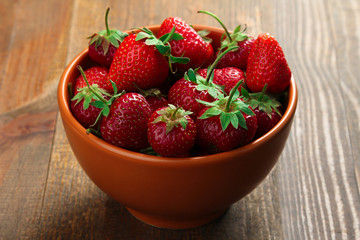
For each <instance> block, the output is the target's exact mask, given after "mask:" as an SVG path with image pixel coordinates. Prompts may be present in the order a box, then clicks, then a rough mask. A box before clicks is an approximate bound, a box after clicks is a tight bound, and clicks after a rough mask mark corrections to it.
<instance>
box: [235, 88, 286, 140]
mask: <svg viewBox="0 0 360 240" xmlns="http://www.w3.org/2000/svg"><path fill="white" fill-rule="evenodd" d="M266 88H267V85H266V84H265V86H264V88H263V90H262V91H261V92H260V93H249V92H248V91H247V90H246V89H242V90H241V91H242V97H243V100H244V101H245V102H247V103H248V104H249V105H250V106H251V107H252V108H253V109H254V113H255V115H256V118H257V122H258V129H257V131H256V135H255V138H259V137H261V136H262V135H264V134H265V133H267V132H268V131H270V129H272V128H273V127H274V126H275V125H276V124H277V123H278V122H279V121H280V119H281V117H282V115H281V113H282V106H281V103H280V102H278V101H277V100H276V99H275V98H274V97H271V96H270V95H268V94H265V92H266Z"/></svg>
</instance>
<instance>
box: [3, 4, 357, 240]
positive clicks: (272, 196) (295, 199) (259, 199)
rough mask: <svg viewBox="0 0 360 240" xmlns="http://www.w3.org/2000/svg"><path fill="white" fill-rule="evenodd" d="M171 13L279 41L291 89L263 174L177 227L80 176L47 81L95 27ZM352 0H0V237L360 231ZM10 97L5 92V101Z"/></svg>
mask: <svg viewBox="0 0 360 240" xmlns="http://www.w3.org/2000/svg"><path fill="white" fill-rule="evenodd" d="M107 7H110V8H111V11H110V15H109V24H110V28H118V29H120V30H125V29H129V28H131V27H142V26H147V25H152V24H160V23H161V22H162V20H163V19H165V18H166V17H168V16H179V17H182V18H183V19H185V20H186V21H188V22H189V23H193V24H205V25H212V26H216V27H219V24H218V23H217V22H216V21H215V20H214V19H212V18H210V17H209V16H207V15H204V14H197V13H196V11H197V10H209V11H212V12H214V13H216V14H217V15H218V16H219V17H220V18H221V19H222V20H223V21H224V23H225V25H226V26H227V27H228V28H229V29H234V28H235V27H236V26H237V25H239V24H246V25H247V29H248V30H247V32H248V33H250V34H252V35H253V36H255V37H256V36H257V34H259V33H260V32H270V33H272V34H273V35H274V36H275V37H276V38H277V39H278V41H279V42H280V44H281V46H282V47H283V50H284V52H285V55H286V58H287V60H288V62H289V65H290V67H291V69H292V72H293V75H294V77H295V79H296V81H297V84H298V88H299V104H298V109H297V113H296V117H295V121H294V124H293V129H292V132H291V134H290V137H289V139H288V142H287V145H286V147H285V149H284V152H283V154H282V155H281V157H280V159H279V162H278V164H277V165H276V167H275V168H274V169H273V171H272V172H271V173H270V174H269V176H268V177H267V178H266V179H265V180H264V181H263V182H262V183H261V184H260V185H259V186H258V187H257V188H256V189H255V190H254V191H253V192H252V193H251V194H249V195H248V196H246V197H245V198H244V199H242V200H240V201H238V202H237V203H235V204H234V205H233V206H232V207H231V208H230V209H229V210H228V212H227V213H226V214H225V215H224V216H222V217H221V218H219V219H217V220H216V221H214V222H212V223H209V224H207V225H205V226H202V227H199V228H195V229H188V230H169V229H159V228H156V227H151V226H149V225H147V224H144V223H142V222H140V221H139V220H137V219H135V218H134V217H133V216H132V215H131V214H130V213H129V212H128V211H127V210H126V209H125V208H124V207H123V206H122V205H121V204H120V203H118V202H116V201H114V200H113V199H111V198H110V197H108V196H107V195H106V194H104V193H103V192H102V191H101V190H100V189H98V188H97V187H96V186H95V185H94V184H93V183H92V182H91V181H90V179H89V178H88V177H87V176H86V174H85V173H84V172H83V171H82V169H81V167H80V166H79V164H78V162H77V160H76V158H75V157H74V155H73V153H72V151H71V149H70V146H69V144H68V142H67V139H66V136H65V133H64V129H63V127H62V122H61V118H60V116H59V114H58V112H57V105H56V88H57V82H58V79H59V77H60V75H61V73H62V71H63V69H64V68H65V66H66V65H67V64H68V63H69V62H70V61H71V59H72V58H73V57H75V56H76V55H77V54H78V53H79V52H80V51H81V50H83V49H84V48H85V47H86V46H87V42H88V39H86V37H88V36H90V35H91V34H93V33H94V32H97V31H100V30H102V29H103V28H104V22H103V20H104V13H105V10H106V8H107ZM359 10H360V3H359V1H356V0H344V1H336V0H330V1H325V0H315V1H313V0H304V1H286V0H271V1H267V0H257V1H248V0H242V1H237V0H223V1H211V0H198V1H190V0H183V1H178V0H173V1H170V0H143V1H138V0H133V1H131V0H123V1H116V0H108V1H96V0H90V1H86V0H75V1H70V0H65V1H55V0H51V1H40V2H39V1H24V0H19V1H11V0H5V1H1V2H0V20H1V22H2V24H1V25H0V30H1V32H2V33H5V34H1V37H0V57H1V61H0V70H1V72H2V75H0V103H1V104H0V131H1V135H0V239H184V240H189V239H200V240H202V239H204V240H212V239H214V240H215V239H235V240H236V239H301V240H302V239H311V240H312V239H360V195H359V192H360V187H359V183H360V147H359V146H360V137H359V136H360V124H359V123H360V110H359V107H358V106H360V102H359V99H360V98H359V94H360V81H359V77H358V76H359V75H360V72H359V71H360V70H359V67H358V63H359V62H360V48H359V44H360V35H359V32H360V11H359ZM10 99H11V100H10Z"/></svg>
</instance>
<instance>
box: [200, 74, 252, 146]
mask: <svg viewBox="0 0 360 240" xmlns="http://www.w3.org/2000/svg"><path fill="white" fill-rule="evenodd" d="M241 83H242V81H239V82H238V84H236V86H234V88H233V89H232V90H231V92H230V95H229V96H227V97H224V98H220V99H219V100H216V101H214V102H211V103H209V102H204V101H201V100H200V101H199V102H200V103H203V104H204V105H205V106H208V107H205V108H203V109H202V110H201V111H200V112H199V114H198V117H197V119H196V126H197V130H198V134H197V140H196V142H197V144H198V145H199V146H201V147H202V148H204V149H207V150H208V151H209V152H211V153H217V152H224V151H229V150H232V149H234V148H236V147H239V146H242V145H245V144H247V143H249V142H250V141H251V140H252V139H253V138H254V136H255V133H256V129H257V126H258V124H257V119H256V116H255V114H254V112H253V111H252V110H251V108H250V107H249V106H248V105H247V104H245V103H244V102H243V101H242V100H240V99H239V98H238V97H239V91H238V90H237V88H238V87H239V86H240V84H241Z"/></svg>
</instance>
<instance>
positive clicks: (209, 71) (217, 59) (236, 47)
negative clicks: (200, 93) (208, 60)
mask: <svg viewBox="0 0 360 240" xmlns="http://www.w3.org/2000/svg"><path fill="white" fill-rule="evenodd" d="M238 48H239V47H238V46H233V47H229V48H227V49H226V50H225V51H223V52H222V53H221V54H220V55H219V56H218V57H217V58H216V59H215V61H214V62H213V64H211V66H210V68H209V69H208V71H207V75H206V79H205V80H206V83H209V81H210V76H211V74H212V72H213V71H214V69H215V67H216V65H217V64H218V63H219V61H220V60H221V58H222V57H223V56H224V55H225V54H227V53H228V52H230V51H233V50H236V49H238Z"/></svg>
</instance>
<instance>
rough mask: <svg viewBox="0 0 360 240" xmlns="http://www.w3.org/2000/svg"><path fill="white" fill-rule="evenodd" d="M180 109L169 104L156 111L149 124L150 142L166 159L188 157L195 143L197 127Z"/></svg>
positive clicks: (186, 113) (187, 114)
mask: <svg viewBox="0 0 360 240" xmlns="http://www.w3.org/2000/svg"><path fill="white" fill-rule="evenodd" d="M189 114H191V112H186V111H185V110H184V109H182V108H180V107H175V106H174V105H171V104H169V106H167V107H163V108H160V109H159V110H157V111H155V112H154V113H153V114H152V115H151V117H150V119H149V122H148V140H149V143H150V145H151V147H152V148H153V149H154V151H155V152H157V153H158V154H160V155H161V156H164V157H180V156H186V155H187V154H188V152H189V151H190V149H191V148H192V147H193V145H194V143H195V137H196V125H195V122H194V121H193V120H192V119H191V118H190V117H189Z"/></svg>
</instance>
